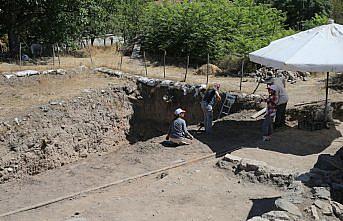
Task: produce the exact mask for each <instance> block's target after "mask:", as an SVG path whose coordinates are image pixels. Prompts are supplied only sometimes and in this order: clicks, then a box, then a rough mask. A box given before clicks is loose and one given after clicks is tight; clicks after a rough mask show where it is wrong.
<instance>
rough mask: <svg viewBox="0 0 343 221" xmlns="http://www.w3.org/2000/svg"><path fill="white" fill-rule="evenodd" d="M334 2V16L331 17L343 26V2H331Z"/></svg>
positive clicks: (334, 0)
mask: <svg viewBox="0 0 343 221" xmlns="http://www.w3.org/2000/svg"><path fill="white" fill-rule="evenodd" d="M331 2H332V7H333V9H332V14H331V17H332V18H333V19H335V22H336V23H340V24H343V1H342V0H331Z"/></svg>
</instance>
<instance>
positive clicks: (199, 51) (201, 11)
mask: <svg viewBox="0 0 343 221" xmlns="http://www.w3.org/2000/svg"><path fill="white" fill-rule="evenodd" d="M144 13H145V16H144V21H143V22H142V34H143V36H144V41H143V46H144V48H145V50H148V51H151V52H155V53H158V52H159V51H160V50H167V51H168V54H169V55H172V56H185V55H186V54H189V53H192V55H193V56H199V57H203V58H206V57H207V53H210V54H211V57H212V58H215V59H220V58H222V57H224V56H225V55H227V54H240V55H245V54H247V53H248V52H251V51H253V50H256V49H258V48H260V47H262V46H265V45H267V44H268V43H269V42H270V41H272V40H275V39H277V38H279V37H282V36H284V35H286V34H289V31H287V30H285V29H284V28H283V22H284V21H285V17H284V16H283V15H282V13H281V12H280V11H278V10H276V9H274V8H270V7H268V6H266V5H256V4H254V3H253V1H250V0H236V1H233V2H229V1H226V0H212V1H211V0H203V1H193V2H191V3H190V2H188V1H185V2H183V3H182V4H174V3H172V2H168V1H165V2H163V3H162V4H155V3H150V4H148V6H147V7H146V9H145V11H144Z"/></svg>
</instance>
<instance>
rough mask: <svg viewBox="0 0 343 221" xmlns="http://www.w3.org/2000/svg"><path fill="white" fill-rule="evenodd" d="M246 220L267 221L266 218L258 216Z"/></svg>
mask: <svg viewBox="0 0 343 221" xmlns="http://www.w3.org/2000/svg"><path fill="white" fill-rule="evenodd" d="M247 221H269V220H268V219H265V218H262V217H260V216H255V217H253V218H251V219H248V220H247Z"/></svg>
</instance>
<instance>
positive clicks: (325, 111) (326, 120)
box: [324, 72, 329, 123]
mask: <svg viewBox="0 0 343 221" xmlns="http://www.w3.org/2000/svg"><path fill="white" fill-rule="evenodd" d="M325 86H326V88H325V110H324V114H325V123H327V122H328V117H327V115H328V111H329V108H328V104H329V72H327V73H326V84H325Z"/></svg>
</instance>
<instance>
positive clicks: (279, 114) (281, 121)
mask: <svg viewBox="0 0 343 221" xmlns="http://www.w3.org/2000/svg"><path fill="white" fill-rule="evenodd" d="M267 85H269V86H271V85H275V86H276V88H275V90H276V96H277V99H278V102H277V104H276V105H277V106H276V117H275V124H274V128H278V127H282V126H284V125H285V124H286V107H287V103H288V94H287V92H286V81H285V79H284V78H281V77H277V78H272V79H271V80H270V81H269V82H267Z"/></svg>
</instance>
